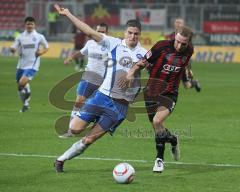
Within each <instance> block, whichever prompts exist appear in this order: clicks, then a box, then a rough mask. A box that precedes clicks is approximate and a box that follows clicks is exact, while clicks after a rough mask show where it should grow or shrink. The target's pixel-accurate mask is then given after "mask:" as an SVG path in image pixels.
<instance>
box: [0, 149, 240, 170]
mask: <svg viewBox="0 0 240 192" xmlns="http://www.w3.org/2000/svg"><path fill="white" fill-rule="evenodd" d="M0 156H7V157H9V156H14V157H39V158H57V156H55V155H37V154H22V153H19V154H17V153H0ZM75 159H81V160H98V161H119V162H136V163H152V162H153V161H147V160H139V159H114V158H100V157H77V158H75ZM165 163H167V164H175V165H190V166H191V165H193V166H212V167H235V168H240V165H237V164H223V163H221V164H217V163H216V164H211V163H210V164H209V163H184V162H165Z"/></svg>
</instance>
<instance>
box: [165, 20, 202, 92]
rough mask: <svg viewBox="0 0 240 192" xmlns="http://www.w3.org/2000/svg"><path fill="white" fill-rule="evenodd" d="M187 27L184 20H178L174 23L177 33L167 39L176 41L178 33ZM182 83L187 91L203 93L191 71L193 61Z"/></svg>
mask: <svg viewBox="0 0 240 192" xmlns="http://www.w3.org/2000/svg"><path fill="white" fill-rule="evenodd" d="M184 25H185V22H184V20H183V19H182V18H176V19H175V21H174V28H175V31H174V32H172V33H171V34H169V35H167V36H166V37H167V39H169V40H174V38H175V35H176V32H177V31H178V30H179V29H180V28H182V27H183V26H184ZM182 83H183V86H184V88H185V89H191V88H195V89H196V91H197V92H200V91H201V86H200V83H199V81H198V80H196V79H194V78H193V72H192V70H191V61H190V62H189V65H188V68H186V70H185V72H184V74H183V76H182Z"/></svg>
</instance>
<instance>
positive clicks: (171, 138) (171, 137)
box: [166, 129, 177, 146]
mask: <svg viewBox="0 0 240 192" xmlns="http://www.w3.org/2000/svg"><path fill="white" fill-rule="evenodd" d="M166 142H168V143H171V145H172V146H176V145H177V137H176V136H175V135H173V134H172V133H171V132H170V131H169V130H168V129H166Z"/></svg>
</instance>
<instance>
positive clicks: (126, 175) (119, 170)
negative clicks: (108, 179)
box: [113, 163, 135, 184]
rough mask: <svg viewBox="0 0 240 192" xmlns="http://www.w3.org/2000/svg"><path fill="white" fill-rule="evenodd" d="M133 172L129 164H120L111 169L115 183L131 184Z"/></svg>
mask: <svg viewBox="0 0 240 192" xmlns="http://www.w3.org/2000/svg"><path fill="white" fill-rule="evenodd" d="M134 174H135V170H134V168H133V167H132V165H130V164H129V163H120V164H118V165H116V166H115V167H114V169H113V178H114V180H115V181H116V182H117V183H126V184H128V183H131V182H132V181H133V179H134Z"/></svg>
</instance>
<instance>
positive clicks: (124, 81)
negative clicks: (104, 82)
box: [118, 74, 134, 90]
mask: <svg viewBox="0 0 240 192" xmlns="http://www.w3.org/2000/svg"><path fill="white" fill-rule="evenodd" d="M133 79H134V77H132V75H130V74H123V75H121V76H120V78H119V80H118V86H119V87H120V88H121V89H123V90H125V89H127V88H129V87H131V85H132V82H133Z"/></svg>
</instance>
